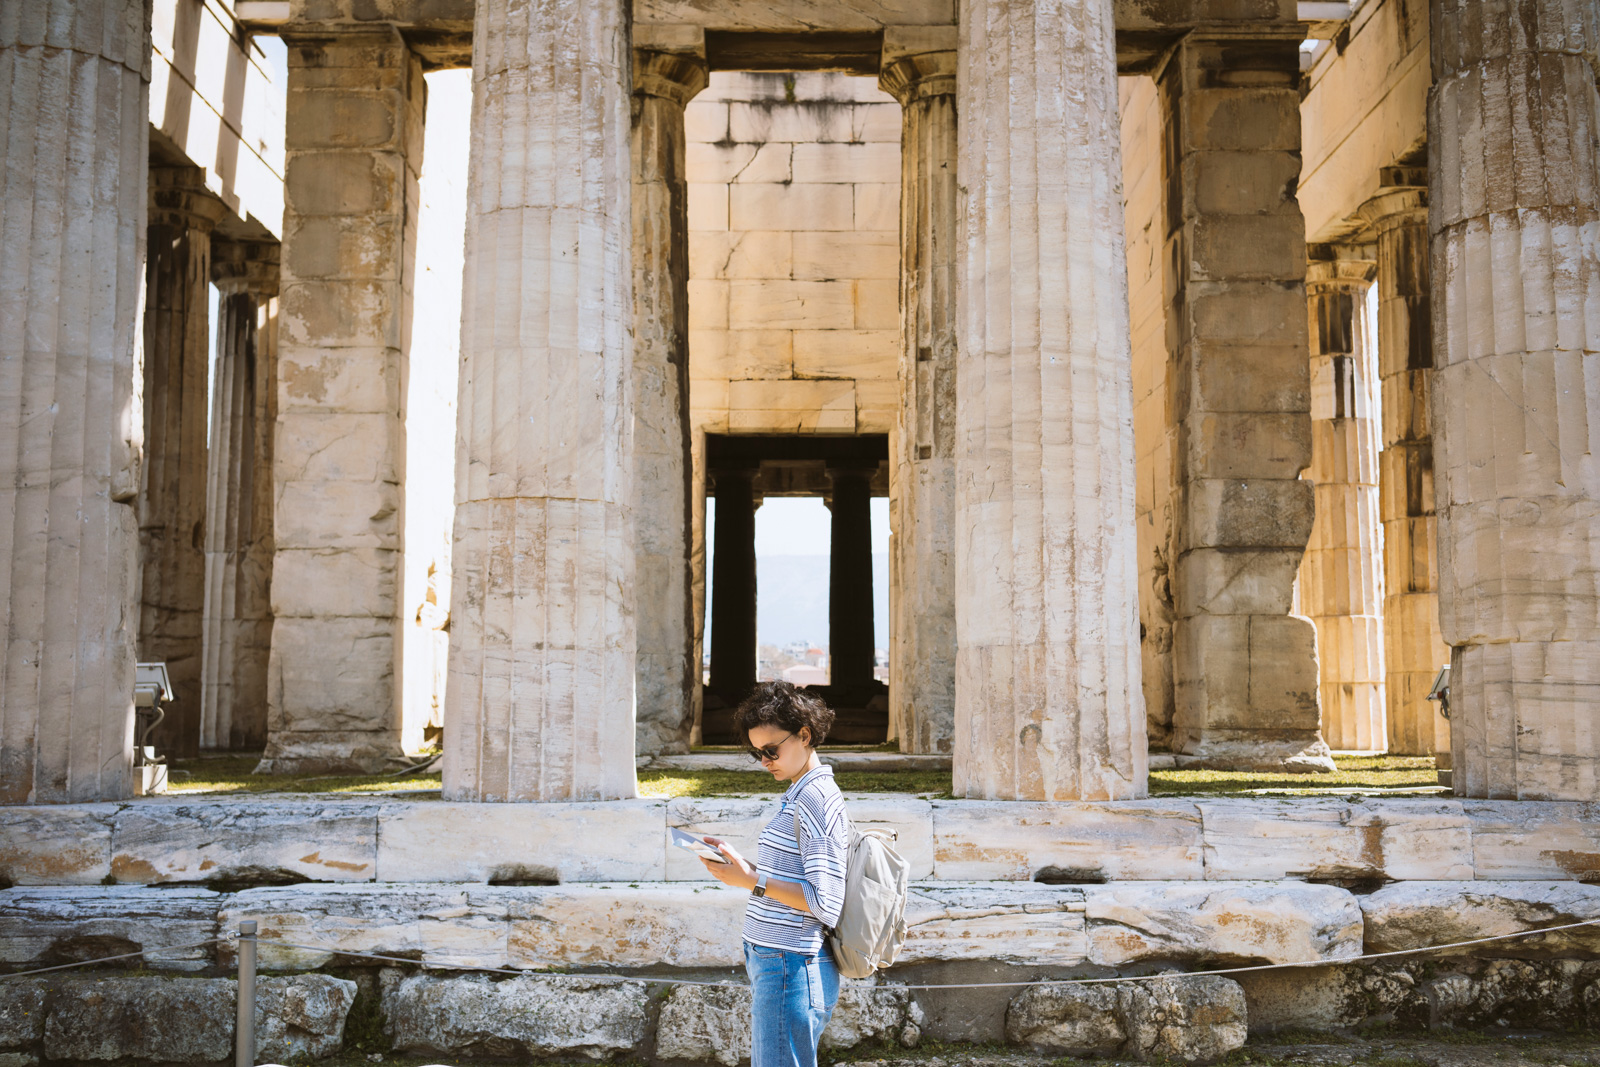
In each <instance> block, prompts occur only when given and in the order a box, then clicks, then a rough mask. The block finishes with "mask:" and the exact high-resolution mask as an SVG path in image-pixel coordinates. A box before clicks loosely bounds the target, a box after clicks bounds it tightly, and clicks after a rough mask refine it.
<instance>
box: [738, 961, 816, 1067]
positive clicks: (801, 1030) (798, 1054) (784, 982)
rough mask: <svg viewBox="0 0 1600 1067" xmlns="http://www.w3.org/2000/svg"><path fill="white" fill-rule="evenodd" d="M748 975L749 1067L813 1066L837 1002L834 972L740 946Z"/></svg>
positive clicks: (809, 963) (814, 962) (805, 962)
mask: <svg viewBox="0 0 1600 1067" xmlns="http://www.w3.org/2000/svg"><path fill="white" fill-rule="evenodd" d="M744 969H745V970H746V971H747V972H748V973H749V975H750V993H751V998H750V1067H816V1063H817V1042H818V1041H819V1040H820V1039H821V1038H822V1028H823V1027H825V1026H827V1025H828V1016H830V1015H832V1014H833V1005H834V1004H835V1003H836V1002H837V1001H838V999H839V968H838V967H837V966H835V965H834V962H833V956H832V955H831V954H830V953H829V952H828V948H827V946H826V945H824V946H823V947H822V949H821V950H820V951H819V952H818V953H817V954H816V955H815V956H804V955H801V954H800V953H798V952H785V951H784V950H783V949H779V948H766V947H764V946H761V945H752V944H750V943H749V942H748V941H746V942H745V945H744Z"/></svg>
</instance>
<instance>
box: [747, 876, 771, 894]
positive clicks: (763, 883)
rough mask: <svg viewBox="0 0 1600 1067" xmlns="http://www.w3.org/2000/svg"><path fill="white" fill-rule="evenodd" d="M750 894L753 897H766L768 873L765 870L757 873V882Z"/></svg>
mask: <svg viewBox="0 0 1600 1067" xmlns="http://www.w3.org/2000/svg"><path fill="white" fill-rule="evenodd" d="M750 895H751V896H753V897H764V896H766V895H767V874H766V872H765V871H763V872H761V873H760V874H758V875H756V884H755V885H754V886H752V887H751V889H750Z"/></svg>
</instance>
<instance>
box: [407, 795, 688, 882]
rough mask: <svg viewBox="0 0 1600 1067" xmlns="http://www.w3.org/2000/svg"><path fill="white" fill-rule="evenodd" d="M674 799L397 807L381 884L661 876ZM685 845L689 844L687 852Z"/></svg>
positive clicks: (655, 877) (618, 878)
mask: <svg viewBox="0 0 1600 1067" xmlns="http://www.w3.org/2000/svg"><path fill="white" fill-rule="evenodd" d="M666 807H667V805H666V803H665V802H664V801H651V800H610V801H602V802H594V803H571V804H566V803H560V804H557V803H551V804H460V803H448V802H442V803H429V804H389V805H387V806H386V807H385V808H384V809H383V813H382V816H381V820H380V825H381V831H380V833H379V838H378V847H377V868H378V874H377V877H378V880H379V881H395V882H400V881H403V882H611V881H635V880H637V881H648V882H654V881H659V880H661V878H662V877H663V868H664V865H665V863H666V850H667V829H666V827H667V822H666ZM680 851H681V850H680Z"/></svg>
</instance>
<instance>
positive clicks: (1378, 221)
mask: <svg viewBox="0 0 1600 1067" xmlns="http://www.w3.org/2000/svg"><path fill="white" fill-rule="evenodd" d="M1356 215H1357V216H1359V217H1360V218H1361V219H1363V220H1365V221H1366V222H1367V223H1368V224H1369V225H1371V226H1372V227H1374V228H1375V229H1377V230H1379V231H1382V230H1387V229H1392V228H1394V227H1396V226H1405V225H1408V224H1409V225H1414V226H1426V225H1427V224H1428V190H1427V189H1424V188H1397V189H1390V190H1387V191H1385V192H1381V193H1379V194H1378V195H1377V196H1375V197H1373V198H1372V199H1371V200H1368V201H1367V202H1366V203H1365V204H1362V205H1361V206H1360V207H1359V208H1357V209H1356Z"/></svg>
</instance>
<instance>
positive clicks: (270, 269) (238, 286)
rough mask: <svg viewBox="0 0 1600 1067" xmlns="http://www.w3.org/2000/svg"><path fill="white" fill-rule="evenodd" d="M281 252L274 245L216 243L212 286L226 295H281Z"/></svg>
mask: <svg viewBox="0 0 1600 1067" xmlns="http://www.w3.org/2000/svg"><path fill="white" fill-rule="evenodd" d="M278 250H279V245H278V244H277V243H275V242H272V241H213V242H212V245H211V283H212V284H213V285H215V286H216V287H217V289H218V290H219V291H220V292H222V293H223V294H224V295H229V294H233V293H249V294H250V295H251V296H254V297H255V298H256V299H258V300H265V299H267V298H269V297H274V296H277V295H278Z"/></svg>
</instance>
